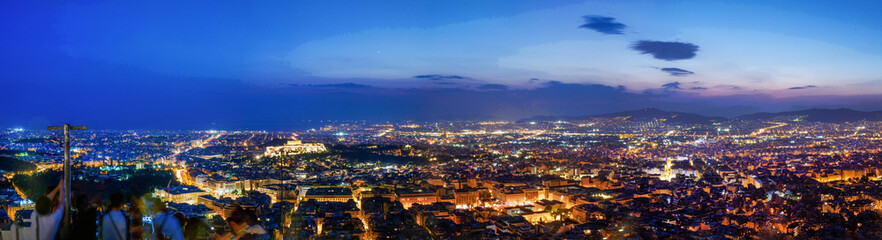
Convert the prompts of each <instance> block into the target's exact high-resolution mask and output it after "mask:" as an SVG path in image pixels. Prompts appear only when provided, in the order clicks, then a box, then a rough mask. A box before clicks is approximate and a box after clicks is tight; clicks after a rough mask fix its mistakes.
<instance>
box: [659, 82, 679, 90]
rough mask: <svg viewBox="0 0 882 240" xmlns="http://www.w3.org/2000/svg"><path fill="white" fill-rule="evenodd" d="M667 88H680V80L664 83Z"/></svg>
mask: <svg viewBox="0 0 882 240" xmlns="http://www.w3.org/2000/svg"><path fill="white" fill-rule="evenodd" d="M662 87H663V88H665V89H680V82H670V83H665V84H663V85H662Z"/></svg>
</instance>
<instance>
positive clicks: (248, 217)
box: [217, 204, 270, 240]
mask: <svg viewBox="0 0 882 240" xmlns="http://www.w3.org/2000/svg"><path fill="white" fill-rule="evenodd" d="M227 224H229V225H230V229H232V231H231V232H229V233H226V234H224V235H220V236H218V238H217V239H219V240H268V239H270V236H269V234H267V232H266V230H264V229H263V227H261V226H260V225H258V224H257V213H255V212H254V211H253V210H246V209H244V208H242V206H239V205H236V204H234V205H232V206H230V213H229V217H227Z"/></svg>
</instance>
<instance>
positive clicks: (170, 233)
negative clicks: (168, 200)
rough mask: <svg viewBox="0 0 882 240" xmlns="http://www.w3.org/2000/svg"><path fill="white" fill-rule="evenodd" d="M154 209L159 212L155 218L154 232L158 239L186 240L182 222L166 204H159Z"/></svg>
mask: <svg viewBox="0 0 882 240" xmlns="http://www.w3.org/2000/svg"><path fill="white" fill-rule="evenodd" d="M154 207H155V208H156V210H157V213H156V216H155V217H153V232H154V233H155V234H156V239H158V240H162V239H171V240H184V233H183V232H182V231H181V223H180V221H179V220H178V218H177V217H175V216H174V213H171V211H170V210H169V209H168V208H167V207H166V206H165V203H163V202H158V203H156V204H155V205H154Z"/></svg>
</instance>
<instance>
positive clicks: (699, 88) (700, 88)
mask: <svg viewBox="0 0 882 240" xmlns="http://www.w3.org/2000/svg"><path fill="white" fill-rule="evenodd" d="M690 89H692V90H707V88H706V87H692V88H690Z"/></svg>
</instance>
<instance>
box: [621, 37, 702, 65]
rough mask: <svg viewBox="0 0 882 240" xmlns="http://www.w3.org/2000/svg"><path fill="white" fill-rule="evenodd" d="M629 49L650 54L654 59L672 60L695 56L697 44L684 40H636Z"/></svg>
mask: <svg viewBox="0 0 882 240" xmlns="http://www.w3.org/2000/svg"><path fill="white" fill-rule="evenodd" d="M631 49H634V50H635V51H638V52H640V53H642V54H651V55H652V57H654V58H655V59H661V60H665V61H674V60H683V59H690V58H693V57H695V52H698V45H695V44H691V43H684V42H661V41H637V42H635V43H634V44H632V45H631Z"/></svg>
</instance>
